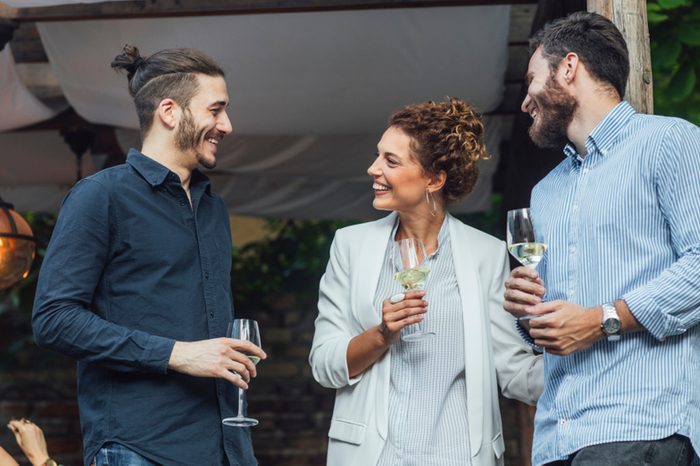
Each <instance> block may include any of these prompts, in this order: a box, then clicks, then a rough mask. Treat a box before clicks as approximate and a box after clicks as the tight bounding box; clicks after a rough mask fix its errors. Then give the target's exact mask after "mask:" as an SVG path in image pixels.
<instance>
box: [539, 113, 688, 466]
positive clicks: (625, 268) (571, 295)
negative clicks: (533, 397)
mask: <svg viewBox="0 0 700 466" xmlns="http://www.w3.org/2000/svg"><path fill="white" fill-rule="evenodd" d="M586 149H587V155H586V156H585V157H581V156H580V155H579V154H577V153H576V151H575V149H574V148H573V146H570V145H569V146H567V147H566V149H565V153H566V158H565V160H564V161H562V162H561V163H560V164H559V166H557V167H556V168H555V169H554V170H553V171H552V172H551V173H550V174H549V175H547V177H545V178H544V179H543V180H542V181H541V182H540V183H539V184H538V185H537V186H536V187H535V189H534V191H533V193H532V203H531V208H532V215H533V219H534V222H535V230H536V232H537V234H538V236H540V238H541V240H542V241H543V242H545V243H547V244H548V245H549V249H548V250H547V253H546V255H545V258H544V260H543V262H542V263H541V264H540V268H539V272H540V275H541V276H542V278H543V280H544V282H545V287H546V289H547V294H546V296H545V300H548V301H549V300H557V299H563V300H567V301H570V302H574V303H577V304H580V305H582V306H586V307H592V306H598V305H600V304H602V303H605V302H609V301H613V300H615V299H624V300H625V302H626V303H627V305H628V306H629V308H630V310H631V311H632V313H633V314H634V316H635V317H636V318H637V320H638V321H639V322H640V323H641V324H642V325H643V326H644V327H645V329H646V331H643V332H639V333H630V334H623V335H622V338H621V339H620V340H619V341H616V342H609V341H607V340H601V341H599V342H598V343H596V344H595V345H594V346H593V347H591V348H589V349H588V350H585V351H581V352H578V353H575V354H572V355H570V356H566V357H559V356H554V355H551V354H546V355H545V380H546V382H545V391H544V393H543V395H542V397H541V398H540V400H539V403H538V406H537V415H536V418H535V440H534V446H533V464H535V465H541V464H543V463H547V462H550V461H554V460H560V459H563V458H565V457H566V456H567V455H569V454H571V453H572V452H575V451H577V450H579V449H581V448H583V447H586V446H588V445H594V444H599V443H606V442H614V441H631V440H653V439H660V438H663V437H666V436H669V435H671V434H674V433H680V434H682V435H686V436H688V437H690V439H691V441H692V443H693V445H694V448H695V449H696V451H700V325H697V324H698V322H700V129H699V128H698V127H696V126H694V125H692V124H690V123H688V122H686V121H683V120H680V119H677V118H668V117H659V116H649V115H643V114H638V113H636V112H635V111H634V109H633V108H632V107H631V106H630V105H629V104H628V103H626V102H622V103H620V104H619V105H618V106H616V107H615V108H614V109H613V110H612V111H611V112H610V113H609V114H608V115H607V116H606V117H605V118H604V120H603V121H602V122H601V123H600V124H599V125H598V126H597V127H596V128H595V129H594V130H593V132H592V133H591V134H590V136H589V137H588V139H587V140H586Z"/></svg>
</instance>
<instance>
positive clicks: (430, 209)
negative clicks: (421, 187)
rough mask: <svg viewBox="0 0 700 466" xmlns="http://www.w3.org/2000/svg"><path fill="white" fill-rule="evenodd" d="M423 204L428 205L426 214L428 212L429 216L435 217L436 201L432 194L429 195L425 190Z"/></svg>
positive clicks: (436, 210)
mask: <svg viewBox="0 0 700 466" xmlns="http://www.w3.org/2000/svg"><path fill="white" fill-rule="evenodd" d="M425 202H427V203H428V212H430V215H432V216H433V217H436V216H437V212H438V205H437V201H436V200H435V197H434V196H433V193H431V192H430V191H428V190H427V189H426V190H425Z"/></svg>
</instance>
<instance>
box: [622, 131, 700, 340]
mask: <svg viewBox="0 0 700 466" xmlns="http://www.w3.org/2000/svg"><path fill="white" fill-rule="evenodd" d="M656 164H657V166H656V180H655V181H656V188H657V193H658V198H659V204H660V208H661V210H662V212H663V214H664V217H665V218H666V221H667V225H668V231H669V235H670V241H671V244H672V247H673V250H674V251H675V253H676V255H677V257H678V259H677V260H676V261H675V262H674V263H673V264H672V265H671V266H670V267H668V268H666V269H665V270H663V271H662V272H661V273H660V274H659V275H658V276H657V277H655V278H654V279H652V280H650V281H649V282H647V283H645V284H644V285H642V286H640V287H638V288H636V289H634V290H632V291H630V292H628V293H626V294H625V295H624V296H623V297H622V299H624V301H625V302H626V303H627V306H628V307H629V308H630V311H631V312H632V314H633V315H634V316H635V318H636V319H637V320H638V321H639V323H640V324H641V325H642V326H643V327H644V328H646V330H647V331H649V333H651V334H652V335H653V336H654V337H655V338H657V339H658V340H664V339H665V338H667V337H670V336H673V335H679V334H682V333H685V332H686V331H687V330H688V329H689V328H691V327H693V326H694V325H697V324H698V322H700V128H698V127H696V126H694V125H691V124H690V123H687V122H679V123H677V124H676V125H674V126H673V127H671V128H670V129H669V130H668V132H667V133H666V135H665V137H664V140H663V143H662V147H661V152H660V154H659V157H658V158H657V159H656Z"/></svg>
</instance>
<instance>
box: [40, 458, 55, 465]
mask: <svg viewBox="0 0 700 466" xmlns="http://www.w3.org/2000/svg"><path fill="white" fill-rule="evenodd" d="M41 466H58V463H57V462H56V460H52V459H51V458H49V459H47V460H46V461H44V464H42V465H41Z"/></svg>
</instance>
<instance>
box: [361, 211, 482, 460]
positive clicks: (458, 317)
mask: <svg viewBox="0 0 700 466" xmlns="http://www.w3.org/2000/svg"><path fill="white" fill-rule="evenodd" d="M448 223H449V222H448V220H447V217H445V221H444V222H443V225H442V228H441V229H440V233H439V234H438V249H437V251H436V252H435V253H434V254H431V256H430V257H429V258H428V259H427V260H426V265H427V266H428V267H430V273H429V274H428V278H427V280H426V283H425V291H426V295H425V300H426V301H427V302H428V313H427V314H426V316H425V321H424V323H425V330H426V331H428V332H435V335H436V336H435V337H432V338H427V339H423V340H418V341H412V342H406V341H403V340H398V341H397V342H396V343H394V344H393V345H392V346H391V349H390V351H391V368H390V384H389V430H388V437H387V441H386V443H385V444H384V449H383V450H382V454H381V455H380V457H379V461H378V463H377V465H378V466H466V465H469V464H471V455H470V454H469V452H470V449H469V428H468V421H467V382H466V378H465V370H466V366H465V361H464V351H462V350H461V349H462V348H463V347H464V325H463V319H464V318H463V310H462V301H461V299H460V296H459V291H458V290H459V288H458V286H457V277H456V275H455V271H454V261H453V257H452V250H451V249H452V248H451V244H450V237H449V225H448ZM395 231H396V226H395V227H394V232H393V233H392V235H391V236H390V240H389V244H388V245H387V250H386V253H385V257H384V263H383V265H382V271H381V274H380V275H379V283H378V284H377V290H376V293H375V297H374V304H375V307H376V308H377V309H381V308H382V301H384V300H385V299H386V298H387V297H389V296H391V295H392V294H395V293H399V292H400V291H401V286H400V285H399V283H398V282H397V281H396V280H394V278H393V277H394V273H395V272H396V271H397V260H396V259H395V254H394V253H393V252H394V248H393V246H394V245H393V242H394V241H393V239H394V236H395ZM413 331H415V326H414V325H411V326H408V327H405V328H404V330H403V331H402V333H411V332H413Z"/></svg>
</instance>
